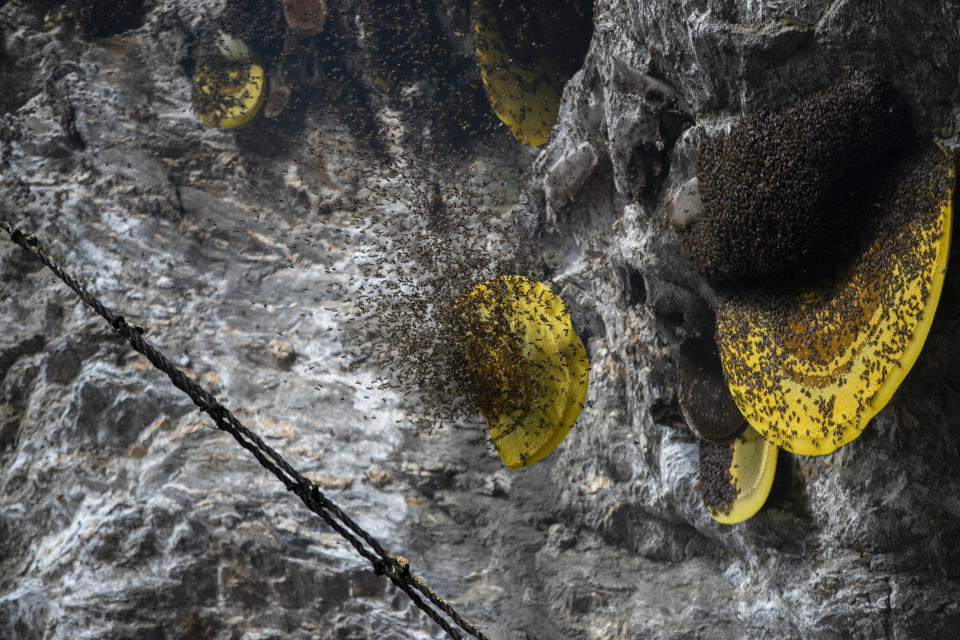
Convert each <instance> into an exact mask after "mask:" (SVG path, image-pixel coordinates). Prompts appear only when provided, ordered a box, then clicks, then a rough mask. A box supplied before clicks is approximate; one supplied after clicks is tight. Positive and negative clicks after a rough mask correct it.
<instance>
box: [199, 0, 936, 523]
mask: <svg viewBox="0 0 960 640" xmlns="http://www.w3.org/2000/svg"><path fill="white" fill-rule="evenodd" d="M414 4H416V3H414ZM501 4H502V3H501V2H498V1H497V0H474V2H473V3H472V5H471V7H470V9H471V11H470V15H471V25H472V29H473V34H472V35H473V46H474V53H475V55H476V65H477V67H478V68H479V71H480V77H481V81H482V85H483V87H484V89H485V92H486V95H487V98H488V101H489V105H490V107H491V110H492V112H493V113H494V114H495V115H496V116H497V118H499V120H500V121H501V122H503V123H504V124H505V125H506V126H507V127H508V128H509V130H510V132H511V133H512V134H513V136H514V137H515V138H516V139H517V140H519V141H521V142H523V143H525V144H529V145H534V146H536V145H541V144H543V143H544V142H545V141H546V139H547V136H548V133H549V131H550V128H551V127H552V125H553V122H554V121H555V119H556V115H557V109H558V107H559V101H560V94H561V91H562V87H563V84H564V83H565V81H566V80H567V78H568V77H569V74H570V72H571V67H570V65H569V64H566V65H564V63H562V62H557V60H562V57H558V56H557V55H556V49H555V48H554V49H551V46H553V47H556V45H557V44H558V43H560V44H562V42H563V38H553V39H552V40H551V39H549V38H543V37H542V34H543V32H544V30H543V25H542V24H535V23H532V22H531V20H533V19H534V18H533V17H534V16H536V15H538V12H537V11H506V10H504V7H502V6H501ZM534 4H536V3H534ZM291 7H293V8H291ZM564 7H565V9H567V10H570V11H572V12H574V13H580V14H584V13H586V15H589V10H590V9H589V3H582V2H575V1H574V2H570V3H567V4H565V5H564ZM363 8H364V3H363V2H361V3H360V8H359V15H360V17H361V18H362V17H363V15H364V14H363ZM283 10H284V12H285V13H284V15H285V17H286V20H287V24H288V25H289V28H290V29H291V30H292V31H294V32H296V33H298V34H300V35H301V36H303V35H304V34H307V35H309V34H315V33H320V32H321V31H322V30H323V25H324V21H325V20H326V19H327V13H328V12H327V6H326V3H324V2H322V1H314V2H310V1H308V0H298V1H296V2H294V1H292V0H291V1H289V2H288V1H286V0H285V1H284V2H283ZM549 13H550V11H546V12H539V14H540V15H543V14H549ZM538 29H539V30H540V31H539V34H540V36H539V37H538V36H537V33H538V32H537V30H538ZM388 40H389V39H388ZM371 41H376V36H375V35H373V36H371ZM212 42H215V43H216V44H215V45H214V46H212V47H211V46H208V47H207V48H206V51H205V52H203V54H202V55H200V56H198V61H199V62H198V66H197V69H196V71H195V73H194V76H193V78H194V91H195V93H194V95H195V102H196V107H197V112H198V115H199V116H200V118H201V119H202V120H203V121H204V122H206V123H207V124H209V125H211V126H219V127H225V128H228V127H235V126H240V125H243V124H245V123H247V122H249V121H250V120H252V119H253V118H254V117H256V115H257V113H258V111H259V110H260V108H261V107H262V105H263V103H264V100H265V96H266V95H267V93H268V92H269V91H268V82H267V79H266V72H265V70H264V68H265V67H264V65H263V63H262V62H261V61H260V60H259V58H258V56H257V55H256V54H255V53H253V52H252V51H251V50H250V49H249V48H247V47H246V45H245V44H244V42H243V40H242V39H240V38H237V37H236V36H235V35H231V34H225V33H221V35H220V36H219V37H218V38H214V39H213V40H212ZM517 43H520V44H523V43H527V44H530V43H534V44H532V45H531V46H523V47H519V46H518V44H517ZM374 66H375V65H374ZM573 68H575V66H574V67H573ZM395 80H396V79H395V78H394V77H392V76H391V73H390V72H389V69H388V70H387V71H386V72H385V73H383V74H382V75H380V76H379V78H375V81H376V83H377V84H378V86H380V87H381V88H382V89H384V90H389V89H390V87H391V86H392V85H393V84H395ZM909 130H910V128H909V120H908V113H907V110H906V108H905V107H904V105H903V103H902V102H901V100H900V99H899V98H898V96H897V95H896V93H895V91H894V90H893V89H892V88H891V87H890V86H889V85H888V84H887V83H886V82H884V81H883V80H882V79H881V78H879V77H877V76H874V75H872V74H869V73H860V72H853V73H849V74H847V75H846V76H844V77H843V78H842V79H841V80H839V81H838V82H836V83H835V84H833V85H832V86H830V87H828V88H826V89H824V90H822V91H820V92H817V93H815V94H814V95H812V96H810V97H808V98H806V99H803V100H801V101H799V102H797V103H796V104H794V105H791V106H790V107H787V108H786V109H783V110H781V111H776V112H770V111H761V112H759V113H755V114H752V115H750V116H747V117H745V118H744V119H743V120H742V121H741V122H740V124H739V125H738V126H737V127H735V128H734V130H733V131H732V132H731V134H730V135H729V137H727V138H726V139H723V140H707V141H705V142H704V143H703V145H702V146H701V149H700V153H699V159H698V165H697V176H696V179H695V181H696V182H697V184H696V186H695V187H694V188H693V189H692V191H691V190H688V191H691V193H692V194H693V195H692V196H690V194H689V193H688V194H687V196H688V197H686V199H685V201H684V204H685V206H687V207H688V210H687V211H685V212H684V214H683V215H682V216H678V219H679V218H682V220H683V222H682V224H678V227H680V228H679V229H678V233H679V235H680V237H681V241H682V244H683V247H684V252H685V254H686V257H687V259H688V260H689V261H690V263H691V264H692V265H693V266H694V267H695V268H696V269H697V270H698V271H699V272H700V273H701V275H702V276H703V277H704V278H705V279H707V281H708V282H710V284H711V285H712V286H713V287H714V288H715V290H716V291H717V296H718V307H717V322H716V334H715V336H714V340H700V341H693V342H691V343H690V344H689V345H687V346H686V348H685V349H683V350H682V351H681V354H680V379H681V385H682V389H681V395H682V396H686V397H688V398H692V397H694V396H696V397H698V398H699V401H691V402H689V403H688V404H689V408H688V407H686V406H685V407H684V414H685V417H686V419H687V421H688V422H689V423H690V424H691V427H692V428H693V429H694V431H695V432H696V433H698V435H700V436H701V437H702V438H703V440H702V447H701V460H700V463H701V475H700V483H699V488H700V490H701V493H702V495H703V499H704V502H705V505H706V507H707V510H708V512H709V513H710V515H711V516H712V517H713V518H714V519H716V520H717V521H719V522H722V523H735V522H740V521H743V520H746V519H747V518H750V517H751V516H753V515H754V514H755V513H756V512H757V511H758V510H759V509H760V508H761V507H762V505H763V503H764V502H765V500H766V497H767V495H768V494H769V492H770V488H771V486H772V483H773V478H774V473H775V469H776V461H777V455H778V451H779V449H780V448H782V449H785V450H787V451H789V452H792V453H796V454H802V455H821V454H826V453H829V452H831V451H833V450H835V449H836V448H837V447H839V446H842V445H843V444H846V443H848V442H850V441H851V440H853V439H854V438H856V437H857V436H858V435H859V434H860V433H861V432H862V430H863V429H864V427H865V425H866V424H867V422H868V421H869V420H870V418H871V417H872V416H874V415H875V414H876V413H877V412H878V411H879V410H880V409H881V408H883V406H884V405H885V404H886V403H887V402H888V401H889V399H890V398H891V396H892V395H893V393H894V391H895V390H896V388H897V386H898V385H899V384H900V382H901V381H902V380H903V379H904V377H905V376H906V374H907V372H908V371H909V369H910V367H911V366H912V365H913V363H914V361H915V360H916V358H917V356H918V354H919V352H920V349H921V347H922V345H923V343H924V340H925V338H926V335H927V332H928V331H929V328H930V325H931V323H932V319H933V315H934V311H935V310H936V306H937V303H938V300H939V295H940V291H941V289H942V285H943V279H944V275H945V272H946V261H947V255H948V251H949V239H950V233H951V220H952V209H951V202H952V194H953V184H954V162H953V158H952V157H949V156H948V154H946V153H945V152H944V151H942V150H940V149H938V148H924V147H923V146H922V145H918V144H917V143H916V142H915V141H914V140H913V139H912V138H911V137H910V135H909ZM431 206H432V205H430V206H425V207H423V208H424V210H431ZM691 208H692V209H693V211H690V210H689V209H691ZM448 223H449V218H448ZM427 226H429V225H427ZM745 230H747V231H748V232H746V233H745V232H744V231H745ZM447 231H448V232H449V227H448V229H447ZM836 238H841V239H842V242H837V241H835V240H833V239H836ZM442 252H447V253H449V248H447V249H439V248H436V249H434V250H433V257H434V258H436V256H437V255H439V254H440V253H442ZM496 255H497V252H496V250H489V251H488V253H487V255H486V256H485V259H486V260H488V264H489V265H493V264H497V265H499V266H498V267H497V268H505V267H503V263H502V262H498V261H497V260H495V259H494V258H495V257H496ZM421 257H422V256H421ZM467 262H468V261H464V260H460V261H459V262H457V261H456V260H455V261H454V263H456V264H454V266H453V267H450V268H448V269H441V270H439V271H438V272H437V273H435V274H434V275H435V276H436V275H437V274H439V275H441V276H442V277H436V278H434V279H433V281H432V282H430V283H426V282H424V281H423V280H422V279H421V280H419V281H416V282H413V281H411V282H409V283H408V284H413V285H416V286H419V287H421V288H422V289H423V290H425V291H429V292H430V295H431V296H433V298H432V299H433V300H435V301H436V304H430V303H429V302H428V300H427V299H426V298H420V299H418V300H417V301H416V304H412V303H411V300H410V299H402V298H401V299H400V300H399V302H395V303H394V304H392V306H391V305H387V306H388V307H389V308H390V309H391V313H390V314H388V315H389V317H390V318H391V320H392V323H391V326H394V327H396V326H398V324H397V323H398V322H399V326H401V327H405V328H407V329H410V330H411V331H412V332H413V334H414V337H413V338H412V339H411V340H409V341H408V342H407V343H406V344H407V347H406V348H405V349H400V350H399V351H397V350H396V349H394V350H393V356H394V357H395V356H396V354H397V353H400V354H401V355H403V356H404V357H406V358H408V359H409V361H410V362H412V363H413V364H412V365H411V366H410V367H409V375H408V376H407V378H406V379H404V374H403V373H402V372H401V374H400V378H401V379H402V380H401V381H402V382H403V383H404V384H414V385H415V386H418V387H419V388H420V390H421V392H422V393H423V394H425V395H426V396H427V397H428V398H431V403H432V406H434V407H435V408H437V409H438V410H439V413H438V414H437V415H441V414H442V416H443V417H457V416H458V411H460V410H461V409H462V408H463V407H467V409H468V410H470V411H473V412H479V413H480V414H481V415H482V416H483V417H484V419H485V421H486V423H487V427H488V433H489V435H490V438H491V440H492V441H493V443H494V444H495V446H496V448H497V451H498V453H499V455H500V456H501V458H502V460H503V461H504V463H505V464H506V465H507V466H509V467H511V468H516V467H521V466H524V465H527V464H531V463H533V462H535V461H537V460H539V459H541V458H542V457H543V456H545V455H546V454H547V453H549V452H550V451H551V450H552V449H553V448H554V447H555V446H556V445H557V444H558V443H559V442H560V441H561V440H562V439H563V437H564V436H565V435H566V433H567V432H568V430H569V429H570V427H571V426H572V425H573V423H574V422H575V421H576V418H577V416H578V414H579V411H580V407H581V406H582V403H583V401H584V397H585V393H586V386H587V362H586V355H585V352H584V349H583V345H582V344H581V342H580V339H579V338H578V337H577V335H576V333H575V331H574V330H573V328H572V326H571V323H570V320H569V313H568V311H567V309H566V307H565V306H564V304H563V302H562V301H561V300H560V299H559V298H557V297H556V296H555V295H554V294H553V293H552V292H550V290H549V289H548V288H547V287H546V286H545V285H543V284H542V283H539V282H536V281H535V280H532V279H528V278H524V277H520V276H503V275H498V274H497V273H496V272H493V273H486V275H484V270H483V269H480V270H477V269H472V270H471V269H466V271H468V272H470V275H471V277H472V279H465V278H464V277H463V273H457V270H460V271H463V270H464V269H465V268H464V266H463V265H464V264H467ZM480 262H482V260H481V261H480ZM470 264H473V265H476V264H478V262H471V263H470ZM527 266H529V264H528V265H527ZM488 271H489V269H488ZM507 272H510V271H507ZM500 273H503V271H501V272H500ZM452 276H457V277H453V278H452V279H451V277H452ZM441 281H444V282H451V281H455V282H458V283H461V284H460V285H458V286H456V287H450V286H448V285H444V284H438V283H439V282H441ZM462 283H466V284H462ZM471 283H472V284H471ZM427 285H429V286H427ZM398 289H401V290H403V289H407V290H409V287H406V288H405V287H398ZM385 308H386V307H385ZM424 314H432V316H431V317H432V320H431V321H430V322H428V323H426V324H431V323H432V324H431V326H432V329H431V330H430V331H424V330H423V329H422V328H421V329H416V328H415V326H416V325H417V324H418V323H419V324H424V318H425V317H426V316H425V315H424ZM404 317H406V320H403V318H404ZM398 318H400V319H399V320H398ZM404 322H405V323H406V324H404ZM389 359H390V355H389V354H388V356H387V360H389ZM438 362H439V363H442V364H441V365H439V366H438V365H437V363H438ZM385 364H393V365H396V364H397V363H396V361H395V360H394V361H393V362H385ZM718 389H719V391H718ZM464 398H466V399H465V400H464ZM704 398H708V399H709V402H708V403H707V404H709V406H710V409H709V410H706V411H698V409H697V407H701V408H702V407H703V406H704V401H703V399H704Z"/></svg>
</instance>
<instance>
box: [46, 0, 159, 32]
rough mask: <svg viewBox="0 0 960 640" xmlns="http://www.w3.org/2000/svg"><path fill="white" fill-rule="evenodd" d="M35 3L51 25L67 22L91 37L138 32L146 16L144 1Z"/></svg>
mask: <svg viewBox="0 0 960 640" xmlns="http://www.w3.org/2000/svg"><path fill="white" fill-rule="evenodd" d="M33 4H34V6H35V8H36V9H39V10H40V11H42V12H43V13H44V17H45V20H46V22H47V23H48V24H51V25H52V24H55V23H58V22H61V21H66V22H69V23H72V24H75V25H76V26H77V27H78V28H79V29H80V31H82V32H83V34H84V35H86V36H88V37H91V38H105V37H108V36H112V35H116V34H118V33H123V32H124V31H127V30H129V29H135V28H137V27H139V26H140V25H142V24H143V22H144V19H145V17H146V8H145V7H144V0H61V1H56V0H40V1H39V2H34V3H33Z"/></svg>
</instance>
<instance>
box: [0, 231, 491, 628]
mask: <svg viewBox="0 0 960 640" xmlns="http://www.w3.org/2000/svg"><path fill="white" fill-rule="evenodd" d="M0 227H3V230H4V231H6V232H7V233H8V234H9V235H10V239H11V240H12V241H14V242H16V243H17V244H18V245H20V246H21V247H23V248H24V249H26V250H27V251H29V252H30V253H32V254H33V255H34V256H35V257H36V258H37V259H38V260H40V262H42V263H43V264H45V265H46V266H47V267H48V268H49V269H50V270H51V271H53V273H55V274H56V275H57V277H58V278H60V279H61V280H63V281H64V282H65V283H66V285H67V286H68V287H70V288H71V289H73V291H74V292H75V293H76V294H77V295H78V296H80V299H81V300H83V301H84V302H85V303H86V304H87V305H88V306H90V307H91V308H93V310H94V311H96V312H97V314H99V315H100V316H102V317H103V318H104V319H105V320H106V321H107V322H108V323H110V326H111V327H112V328H113V330H114V332H116V333H117V334H119V335H120V336H122V337H124V338H126V339H127V341H128V342H129V343H130V346H132V347H133V348H134V349H135V350H137V351H139V352H140V353H142V354H143V355H145V356H146V357H147V359H148V360H150V362H151V363H152V364H153V366H154V367H156V368H157V369H159V370H160V371H162V372H164V373H165V374H167V377H169V378H170V381H171V382H173V384H174V386H175V387H177V388H178V389H180V390H181V391H183V392H184V393H186V394H187V395H188V396H190V399H191V400H192V401H193V403H194V404H195V405H197V407H199V408H200V410H201V411H203V412H205V413H206V414H207V415H209V416H210V417H211V418H213V421H214V422H215V423H216V425H217V428H218V429H221V430H222V431H226V432H227V433H229V434H230V435H232V436H233V437H234V439H235V440H236V441H237V442H238V443H240V446H242V447H243V448H244V449H246V450H247V451H249V452H250V453H252V454H253V456H254V457H255V458H256V459H257V462H259V463H260V464H261V465H262V466H263V467H264V468H266V469H268V470H269V471H270V472H271V473H273V475H275V476H277V478H279V479H280V482H282V483H283V484H284V486H285V487H286V488H287V490H288V491H292V492H293V493H294V494H296V495H297V497H299V498H300V500H301V501H302V502H303V504H305V505H306V506H307V508H308V509H310V510H311V511H313V512H314V513H315V514H317V515H318V516H320V517H321V518H323V521H324V522H326V523H327V524H328V525H330V527H331V528H332V529H333V530H334V531H336V532H337V533H339V534H340V535H341V536H343V537H344V538H346V540H347V541H348V542H349V543H350V544H352V545H353V547H354V549H356V550H357V553H359V554H360V555H361V556H363V557H364V558H366V559H367V560H368V561H369V562H370V564H371V565H373V569H374V571H375V572H376V573H377V575H386V576H387V577H388V578H390V581H391V582H393V584H395V585H396V586H397V587H399V588H400V589H401V590H402V591H403V592H404V593H406V594H407V596H408V597H409V598H410V600H411V601H412V602H413V603H414V604H415V605H416V606H417V607H418V608H419V609H420V610H422V611H423V612H424V613H426V614H427V615H428V616H430V617H431V618H432V619H433V620H434V622H436V623H437V624H438V625H440V627H441V628H442V629H443V630H444V631H446V632H447V634H448V635H449V636H450V637H452V638H458V639H459V638H462V636H461V635H460V633H459V632H458V631H457V630H456V629H454V628H453V627H452V626H451V625H450V623H449V622H448V621H447V620H446V619H445V618H444V617H443V616H442V615H441V614H440V612H443V613H444V614H446V615H447V617H448V618H449V619H450V620H453V622H454V623H455V624H456V625H457V626H458V627H460V628H461V629H462V630H463V631H466V632H467V633H468V634H469V635H471V636H473V637H474V638H478V639H479V640H489V638H488V637H487V636H485V635H484V634H483V633H482V632H481V631H480V630H479V629H477V627H476V626H474V625H473V624H471V623H470V622H468V621H467V620H464V619H463V618H462V617H461V616H460V614H458V613H457V612H456V611H455V610H454V609H453V607H451V606H450V605H449V604H448V603H447V602H446V601H444V600H443V599H442V598H440V597H439V596H437V595H436V593H434V591H433V589H431V588H430V587H428V586H426V585H425V584H424V583H423V581H422V580H421V579H420V578H418V577H417V576H415V575H413V574H412V573H411V572H410V564H409V562H407V560H406V559H404V558H402V557H399V556H395V555H393V554H390V553H387V552H386V550H385V549H384V548H383V545H381V544H380V542H379V541H377V539H376V538H374V537H373V536H372V535H370V534H369V533H367V532H366V531H365V530H364V529H363V528H362V527H361V526H360V525H358V524H357V523H356V522H354V521H353V520H352V519H351V518H350V517H349V516H348V515H347V514H346V513H344V512H343V510H342V509H341V508H340V507H339V506H337V504H336V503H334V502H333V501H331V500H330V499H329V498H327V497H326V496H325V495H324V494H323V492H322V491H321V490H320V486H319V485H318V484H317V483H315V482H312V481H310V480H308V479H307V478H305V477H303V474H301V473H300V472H299V471H297V470H296V469H295V468H294V467H293V466H291V465H290V464H289V463H288V462H287V461H286V460H285V459H284V458H283V456H281V455H280V454H279V453H277V452H276V451H275V450H274V449H273V448H271V447H270V446H269V445H268V444H266V443H265V442H264V441H263V440H262V439H261V438H260V436H258V435H257V434H256V433H254V432H253V431H251V430H250V429H248V428H247V427H245V426H244V425H243V424H242V423H241V422H240V421H239V420H237V418H236V416H234V415H233V414H232V413H231V412H230V410H229V409H227V408H226V407H224V406H223V405H222V404H220V403H219V402H218V401H217V399H216V398H215V397H214V396H213V395H212V394H211V393H210V392H208V391H207V390H206V389H204V388H203V387H201V386H200V385H199V384H197V383H196V382H194V381H193V380H191V379H190V378H188V377H187V376H186V375H185V374H184V373H183V371H181V370H180V369H178V368H177V367H176V366H175V365H174V364H172V363H171V362H170V361H169V360H167V358H166V357H165V356H164V355H163V354H162V353H161V352H159V351H158V350H157V349H155V348H154V347H153V346H152V345H151V344H150V343H149V342H147V340H146V339H145V338H144V337H143V328H142V327H139V326H137V325H135V324H133V323H131V322H128V321H127V320H126V319H125V318H124V317H123V316H122V315H120V314H117V313H114V312H113V311H111V310H110V309H109V308H108V307H107V306H106V305H104V304H103V303H101V302H100V301H99V300H98V299H97V298H96V297H94V296H93V295H92V294H91V293H90V292H89V291H87V289H86V287H84V286H83V285H82V284H80V283H79V282H78V281H77V279H76V278H74V277H73V276H71V275H70V274H69V273H67V272H65V271H64V270H63V269H62V268H61V267H60V265H58V264H57V262H56V261H55V260H54V259H53V257H52V256H50V255H49V254H47V253H45V252H44V251H43V250H42V249H41V248H40V244H39V242H38V241H37V237H36V236H34V235H27V234H24V233H23V232H22V231H20V229H18V228H16V227H14V226H13V224H11V222H10V221H9V220H7V218H6V217H4V216H3V215H0ZM418 591H419V592H420V593H421V594H423V596H424V597H425V598H426V599H427V600H429V601H430V604H429V605H428V604H427V603H426V602H424V600H423V598H421V597H420V595H418V594H417V592H418ZM431 605H432V606H431ZM438 609H439V611H438Z"/></svg>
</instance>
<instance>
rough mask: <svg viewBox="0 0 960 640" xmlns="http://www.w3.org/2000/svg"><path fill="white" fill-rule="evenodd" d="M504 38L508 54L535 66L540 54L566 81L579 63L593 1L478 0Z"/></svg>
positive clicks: (589, 30) (588, 32)
mask: <svg viewBox="0 0 960 640" xmlns="http://www.w3.org/2000/svg"><path fill="white" fill-rule="evenodd" d="M478 3H479V4H482V5H485V6H486V8H487V10H488V11H489V15H490V16H491V17H492V20H493V23H494V25H495V26H496V28H497V29H498V31H499V32H500V33H501V34H504V36H506V35H507V34H510V36H511V37H504V39H503V42H504V44H505V45H506V47H507V54H508V57H509V58H511V59H512V60H513V61H515V62H516V63H517V64H518V65H519V66H521V67H523V68H524V69H536V68H537V67H538V66H539V64H540V62H541V59H542V58H543V56H544V54H546V55H547V56H548V57H549V58H550V59H551V60H553V61H554V62H555V63H556V67H557V71H558V72H559V74H560V76H561V77H562V78H563V79H564V80H566V79H567V78H569V77H570V76H572V75H573V74H574V73H575V72H576V71H577V69H579V68H580V65H581V64H583V56H584V53H585V52H586V50H587V46H588V45H589V44H590V36H591V34H592V31H593V24H592V18H593V0H561V1H558V0H527V1H526V2H516V1H515V0H513V1H511V0H478Z"/></svg>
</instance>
